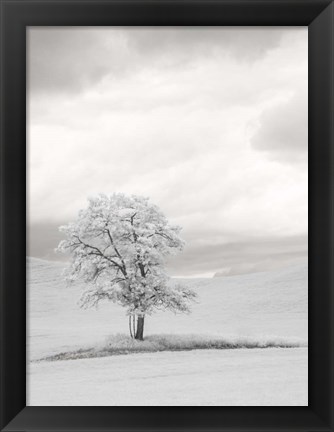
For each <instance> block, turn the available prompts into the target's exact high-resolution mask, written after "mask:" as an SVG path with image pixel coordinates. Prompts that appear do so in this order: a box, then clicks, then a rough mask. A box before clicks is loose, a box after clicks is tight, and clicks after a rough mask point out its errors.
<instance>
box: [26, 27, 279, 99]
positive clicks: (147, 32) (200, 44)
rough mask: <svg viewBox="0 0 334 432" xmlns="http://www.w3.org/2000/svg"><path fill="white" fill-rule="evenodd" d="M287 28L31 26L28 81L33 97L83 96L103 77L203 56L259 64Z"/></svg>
mask: <svg viewBox="0 0 334 432" xmlns="http://www.w3.org/2000/svg"><path fill="white" fill-rule="evenodd" d="M283 34H284V30H283V29H282V28H276V29H275V28H271V29H270V30H268V29H267V31H266V37H265V38H264V37H263V29H261V28H251V27H249V28H247V27H246V28H235V27H233V28H228V27H224V28H219V27H215V28H200V29H199V28H198V27H197V28H191V27H187V28H184V29H180V28H175V27H168V28H150V27H141V28H138V27H133V28H129V27H127V28H125V27H116V28H115V27H114V28H112V27H111V28H105V27H104V28H103V27H102V28H96V27H92V28H87V27H79V28H74V27H57V28H49V27H30V29H29V32H28V56H29V62H28V72H29V73H28V77H29V88H30V91H31V92H33V93H42V94H43V93H46V92H52V93H57V92H58V93H59V92H62V93H78V92H80V91H83V90H85V89H87V88H91V87H92V86H95V85H97V84H98V83H99V82H101V81H102V80H103V79H104V78H108V79H110V80H113V79H114V78H115V77H116V78H117V79H120V78H122V79H125V78H126V77H128V76H129V75H131V74H133V73H135V72H138V71H140V70H142V69H143V68H144V69H145V67H148V68H153V69H157V70H159V69H166V68H167V69H168V68H176V69H182V67H184V65H185V64H189V63H192V62H196V60H197V59H198V58H203V57H204V58H210V57H212V56H217V57H219V56H231V57H232V58H235V59H237V60H239V61H248V62H252V61H256V60H258V59H259V58H262V57H263V56H265V55H266V53H267V52H268V50H271V49H273V48H275V47H277V46H278V45H279V43H280V40H281V38H282V35H283Z"/></svg>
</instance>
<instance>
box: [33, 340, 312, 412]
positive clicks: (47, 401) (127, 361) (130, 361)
mask: <svg viewBox="0 0 334 432" xmlns="http://www.w3.org/2000/svg"><path fill="white" fill-rule="evenodd" d="M30 371H31V372H30V375H29V381H28V385H29V387H30V389H31V391H30V393H29V396H30V397H29V399H30V400H29V402H30V405H111V406H113V405H163V406H165V405H209V406H210V405H220V406H222V405H246V406H247V405H281V406H282V405H283V406H285V405H307V352H306V348H291V349H290V348H289V349H284V348H268V349H251V350H247V349H238V350H198V351H197V350H196V351H188V352H178V353H174V352H163V353H151V354H132V355H121V356H113V357H104V358H97V359H84V360H63V361H57V362H41V363H34V364H33V365H32V367H31V368H30Z"/></svg>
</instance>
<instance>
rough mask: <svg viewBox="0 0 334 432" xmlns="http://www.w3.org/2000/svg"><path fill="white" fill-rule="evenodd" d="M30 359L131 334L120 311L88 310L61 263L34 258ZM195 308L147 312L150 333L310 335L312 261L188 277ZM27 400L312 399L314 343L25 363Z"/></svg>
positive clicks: (31, 263)
mask: <svg viewBox="0 0 334 432" xmlns="http://www.w3.org/2000/svg"><path fill="white" fill-rule="evenodd" d="M27 266H28V300H29V301H28V311H27V312H28V313H27V316H28V326H27V328H28V330H27V332H28V334H27V338H28V353H27V358H28V360H36V359H39V358H41V357H44V356H46V355H50V354H56V353H59V352H65V351H73V350H75V349H78V348H82V347H90V346H95V345H96V344H100V343H103V341H104V339H105V338H106V337H107V336H108V335H110V334H113V333H118V332H121V333H126V332H127V318H126V316H125V313H124V311H123V309H122V308H120V307H117V306H114V305H111V304H108V303H106V304H104V305H102V306H101V307H100V308H99V310H97V311H96V310H81V309H79V308H78V306H77V301H78V299H79V297H80V293H81V292H82V287H81V286H72V287H67V286H66V285H65V283H64V282H63V278H62V276H61V273H62V269H63V266H62V264H56V263H51V262H47V261H42V260H37V259H33V258H29V259H28V262H27ZM184 283H185V284H187V285H188V286H191V287H192V288H193V289H195V290H196V291H197V292H198V294H199V302H198V304H196V305H195V306H194V307H193V312H192V313H191V314H190V315H178V316H175V315H173V314H170V313H160V314H157V315H153V316H152V317H149V318H148V319H147V322H146V327H145V333H146V334H153V333H155V334H157V333H182V334H186V333H198V334H210V335H221V336H224V337H228V338H245V337H249V338H252V339H281V340H296V341H301V342H306V341H307V267H306V266H298V267H291V268H288V269H284V270H280V271H275V272H268V273H257V274H251V275H243V276H233V277H226V278H215V279H188V280H184ZM27 369H28V370H27V373H28V377H29V381H28V386H27V387H28V394H27V405H137V404H141V405H307V349H306V348H290V349H262V350H259V349H252V350H220V351H218V350H212V351H191V352H172V353H168V352H165V353H152V354H131V355H127V356H124V355H122V356H114V357H108V358H98V359H85V360H68V361H57V362H45V361H43V362H28V363H27Z"/></svg>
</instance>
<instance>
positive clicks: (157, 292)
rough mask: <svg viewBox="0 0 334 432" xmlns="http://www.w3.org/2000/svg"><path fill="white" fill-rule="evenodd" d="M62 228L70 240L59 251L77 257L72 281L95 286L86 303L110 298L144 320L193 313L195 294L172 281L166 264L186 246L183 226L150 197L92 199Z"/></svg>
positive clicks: (70, 275)
mask: <svg viewBox="0 0 334 432" xmlns="http://www.w3.org/2000/svg"><path fill="white" fill-rule="evenodd" d="M60 230H61V231H62V232H63V233H64V234H65V236H66V239H65V240H63V241H61V242H60V244H59V246H58V249H57V250H58V251H60V252H65V253H70V254H71V257H72V261H71V265H70V267H69V269H68V273H67V280H69V281H76V280H82V281H83V282H85V284H87V285H89V288H88V290H86V291H85V292H84V294H83V296H82V298H81V305H82V306H83V307H87V306H92V305H97V304H98V303H99V302H100V301H101V300H110V301H112V302H114V303H118V304H120V305H121V306H123V307H125V308H126V310H127V313H128V314H129V315H130V316H137V317H140V318H143V317H144V316H145V315H146V314H151V313H152V312H153V311H155V310H157V309H163V310H172V311H174V312H178V311H180V312H189V301H191V300H194V298H195V296H196V295H195V293H194V292H193V291H192V290H190V289H188V288H186V287H183V286H181V285H177V284H176V285H171V284H169V283H168V282H169V277H168V276H167V274H166V272H165V268H164V260H165V258H166V257H167V256H168V255H170V254H173V253H175V252H177V251H180V250H182V248H183V246H184V242H183V241H182V240H181V238H180V237H179V233H180V230H181V228H180V227H179V226H174V225H171V224H170V223H169V222H168V220H167V218H166V217H165V216H164V214H163V213H162V212H161V211H160V209H159V208H158V207H157V206H156V205H154V204H151V203H150V202H149V199H148V198H144V197H140V196H136V195H131V196H126V195H124V194H121V193H114V194H112V195H110V196H107V195H99V196H97V197H94V198H90V199H89V205H88V207H87V208H86V209H84V210H81V211H80V212H79V215H78V218H77V219H76V220H75V221H74V222H72V223H69V224H68V225H65V226H62V227H60Z"/></svg>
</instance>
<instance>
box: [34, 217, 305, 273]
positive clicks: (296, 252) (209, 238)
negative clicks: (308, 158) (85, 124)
mask: <svg viewBox="0 0 334 432" xmlns="http://www.w3.org/2000/svg"><path fill="white" fill-rule="evenodd" d="M65 223H66V221H63V222H58V223H47V222H42V223H32V224H30V226H29V230H28V242H27V243H28V245H27V246H28V251H27V253H28V255H29V256H33V257H37V258H42V259H48V260H55V261H67V260H68V259H69V257H67V256H65V255H63V254H56V253H55V252H54V249H55V248H56V247H57V245H58V244H59V242H60V241H61V240H62V239H63V234H62V233H60V232H59V229H58V227H59V226H60V225H62V224H65ZM184 237H185V238H186V240H187V241H186V247H185V250H184V251H183V252H182V253H179V254H178V255H176V256H173V257H171V258H169V260H168V262H167V272H168V274H169V275H171V276H182V277H189V276H200V275H205V276H209V277H210V276H214V275H216V276H232V275H234V274H245V273H254V272H257V271H265V270H273V269H277V268H280V267H284V266H287V265H294V264H299V263H305V262H306V261H307V235H298V236H281V237H275V236H268V235H264V236H262V237H259V236H257V237H243V236H240V235H234V236H233V235H232V234H231V233H229V232H225V233H221V234H220V235H218V238H217V233H216V237H215V234H214V231H212V232H211V233H208V232H205V231H201V230H192V231H190V232H188V233H186V235H185V236H184Z"/></svg>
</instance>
